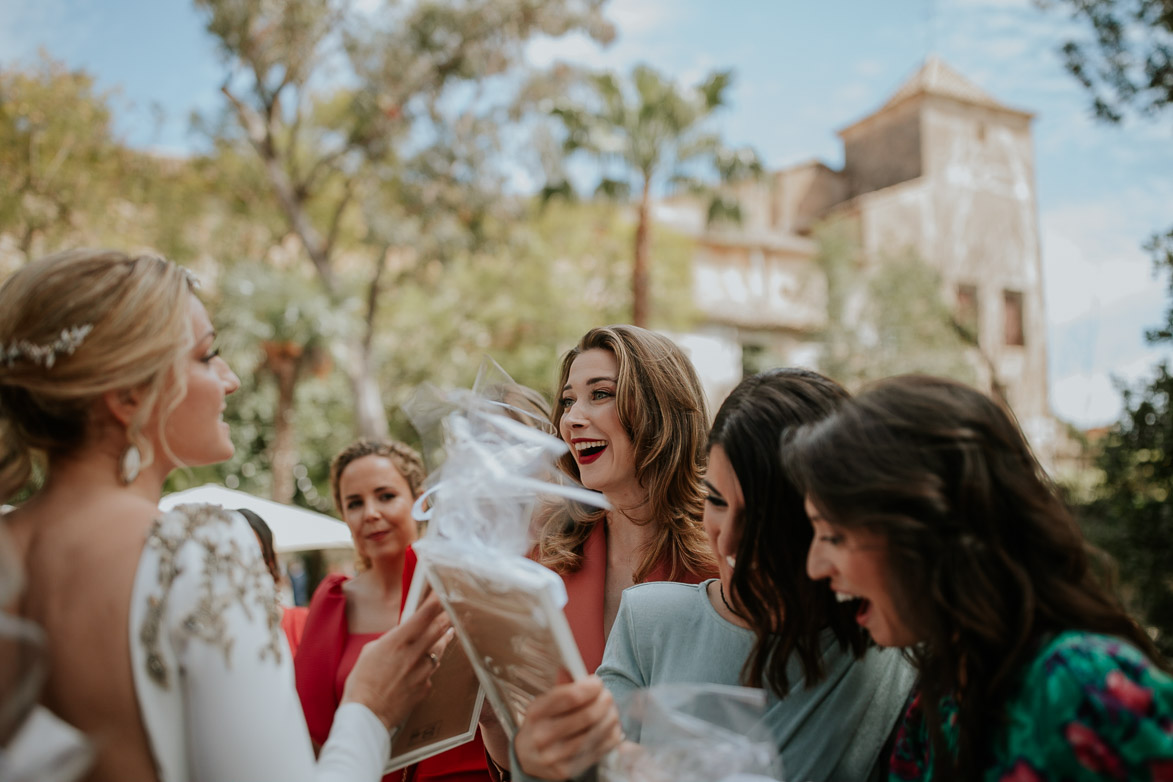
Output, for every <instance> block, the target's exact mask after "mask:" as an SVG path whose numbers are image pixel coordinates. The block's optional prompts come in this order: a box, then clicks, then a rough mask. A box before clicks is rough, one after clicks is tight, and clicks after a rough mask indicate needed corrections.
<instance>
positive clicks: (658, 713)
mask: <svg viewBox="0 0 1173 782" xmlns="http://www.w3.org/2000/svg"><path fill="white" fill-rule="evenodd" d="M619 705H620V714H621V715H622V718H623V728H624V733H625V735H626V736H627V741H626V742H625V743H624V745H623V746H622V747H621V748H620V749H619V750H618V751H616V752H613V753H611V755H609V756H608V757H607V758H606V759H605V760H604V761H603V762H602V763H601V764H600V765H599V780H600V782H751V780H781V779H782V760H781V757H780V755H779V752H778V748H777V746H776V745H775V744H774V741H773V739H772V737H771V735H770V733H769V731H768V730H767V729H766V727H765V726H764V724H763V723H762V717H763V715H764V713H765V709H766V694H765V692H764V691H763V690H758V689H752V688H749V687H731V686H728V685H721V684H692V683H688V684H661V685H656V686H653V687H649V688H647V689H643V690H637V691H636V692H634V693H632V695H631V696H630V697H629V698H628V699H627V701H626V702H625V703H621V704H619Z"/></svg>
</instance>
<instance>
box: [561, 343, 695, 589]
mask: <svg viewBox="0 0 1173 782" xmlns="http://www.w3.org/2000/svg"><path fill="white" fill-rule="evenodd" d="M595 349H600V350H606V351H609V352H610V353H611V354H612V355H614V356H615V363H616V365H617V367H618V377H617V378H616V384H615V395H616V400H615V402H616V405H617V408H618V413H619V422H620V423H621V424H622V425H623V428H624V430H625V431H626V432H627V435H628V436H629V437H630V438H631V444H632V448H633V450H634V452H635V477H636V480H637V481H638V482H639V484H640V485H641V486H643V487H644V488H645V489H647V491H648V507H649V508H651V512H652V515H651V517H649V518H648V519H646V523H649V524H655V525H657V527H658V529H657V533H656V536H655V538H654V540H653V541H652V544H651V546H650V547H649V548H648V551H647V552H646V553H645V555H644V557H643V559H642V561H641V562H640V564H639V567H637V568H636V569H635V572H634V573H633V574H632V577H633V578H634V580H635V581H637V582H639V581H641V580H642V579H643V578H645V577H646V576H647V574H648V573H649V572H650V571H651V570H652V569H653V568H654V567H655V566H656V564H657V563H659V562H661V561H667V562H668V563H669V573H668V578H670V579H672V578H680V577H682V576H684V575H685V574H686V573H692V574H695V575H699V576H705V575H709V574H713V573H715V572H716V568H715V566H714V561H713V554H712V551H711V550H710V548H709V544H708V541H707V540H706V538H705V533H704V530H703V528H702V527H701V514H702V512H703V511H704V490H703V488H702V486H701V475H702V473H703V471H704V467H705V453H706V451H705V431H706V429H707V426H708V413H707V412H706V410H705V395H704V390H703V389H702V388H701V384H700V380H699V379H698V378H697V374H696V370H695V369H694V368H693V366H692V362H690V361H689V360H688V357H687V356H686V355H685V354H684V351H682V350H681V349H680V348H679V347H677V345H676V343H674V342H673V341H672V340H670V339H668V338H667V337H665V336H662V335H660V334H657V333H655V332H653V331H648V330H646V329H641V328H638V327H636V326H606V327H600V328H595V329H591V330H590V331H588V332H587V333H586V334H585V335H584V336H583V338H582V339H581V340H580V341H579V343H578V345H577V346H576V347H574V348H572V349H571V350H570V351H568V352H567V353H566V355H565V356H563V358H562V370H561V373H560V375H559V378H558V387H557V391H558V394H557V397H558V398H560V397H561V396H562V388H563V386H565V385H566V381H567V378H568V377H569V376H570V368H571V366H572V365H573V364H574V360H575V359H576V358H578V356H579V355H580V354H582V353H584V352H586V351H588V350H595ZM563 412H564V408H563V407H562V405H561V404H556V405H554V414H553V417H552V419H551V422H552V423H553V424H554V429H555V431H558V428H559V423H560V422H561V420H562V414H563ZM559 466H560V467H561V469H562V470H563V471H564V472H566V474H568V475H569V476H570V477H572V478H574V479H575V480H576V481H577V480H580V475H579V471H578V463H577V462H576V461H575V460H574V456H573V455H572V454H569V453H567V454H565V455H564V456H563V457H562V459H561V460H560V461H559ZM605 515H606V513H605V511H600V510H596V509H595V508H589V507H586V506H583V505H580V504H578V503H573V502H571V503H565V504H559V505H558V506H557V507H556V508H554V509H553V510H552V511H551V512H549V514H548V517H547V518H546V519H545V521H544V523H543V529H542V534H541V536H540V538H539V541H538V559H539V561H540V562H541V563H542V564H544V565H546V566H548V567H550V568H552V569H554V570H556V571H558V572H560V573H565V572H573V571H575V570H577V569H578V568H579V567H580V566H581V565H582V546H583V543H584V542H585V541H586V539H587V537H588V536H589V535H590V533H591V529H592V528H593V526H594V525H595V524H597V523H598V522H600V521H601V520H602V519H603V518H604V517H605Z"/></svg>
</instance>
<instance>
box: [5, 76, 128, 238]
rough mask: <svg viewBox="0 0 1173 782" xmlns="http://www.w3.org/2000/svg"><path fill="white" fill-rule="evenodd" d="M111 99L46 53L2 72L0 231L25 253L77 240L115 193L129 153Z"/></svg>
mask: <svg viewBox="0 0 1173 782" xmlns="http://www.w3.org/2000/svg"><path fill="white" fill-rule="evenodd" d="M109 101H110V96H109V95H107V94H99V93H97V92H96V91H95V89H94V80H93V78H92V77H91V76H89V75H88V74H86V73H85V72H84V71H80V70H70V69H68V68H67V67H66V66H65V65H64V64H63V63H61V62H58V61H56V60H53V59H51V58H50V57H49V56H48V55H46V54H44V53H42V54H41V57H40V60H39V61H38V62H37V64H36V65H35V66H33V67H32V68H30V69H28V70H22V69H5V70H0V171H3V172H4V173H3V177H4V186H3V187H0V233H5V234H8V235H9V236H11V237H12V238H13V239H14V240H15V242H16V245H17V248H18V249H19V250H20V252H21V253H22V254H23V255H24V256H25V258H28V257H29V256H31V255H32V254H38V255H39V254H41V253H43V252H46V248H54V249H55V248H56V247H58V246H59V245H61V244H63V243H66V242H70V241H75V240H76V239H77V238H78V237H79V236H80V235H83V234H84V231H85V225H84V219H85V218H86V217H88V216H93V215H95V214H96V213H98V211H99V207H100V206H101V205H102V203H103V202H106V201H108V200H110V199H112V198H113V197H114V196H115V195H117V194H118V192H119V185H120V183H121V182H122V181H123V178H122V171H123V167H124V164H125V162H126V158H127V157H129V155H128V153H126V151H125V150H124V149H123V148H122V146H121V145H120V144H119V143H118V141H117V140H116V139H115V138H114V134H113V131H112V129H111V122H110V106H109ZM66 106H67V107H69V110H68V111H63V110H61V109H62V107H66Z"/></svg>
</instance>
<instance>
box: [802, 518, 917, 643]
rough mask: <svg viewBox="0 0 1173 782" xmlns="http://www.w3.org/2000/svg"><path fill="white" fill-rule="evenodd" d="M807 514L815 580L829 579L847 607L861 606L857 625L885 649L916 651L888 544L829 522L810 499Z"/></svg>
mask: <svg viewBox="0 0 1173 782" xmlns="http://www.w3.org/2000/svg"><path fill="white" fill-rule="evenodd" d="M806 513H807V516H809V517H810V520H811V527H813V529H814V538H813V539H812V540H811V547H810V551H809V552H808V554H807V559H806V572H807V575H809V576H810V577H811V578H813V579H814V580H816V581H818V580H820V579H827V581H828V583H829V585H830V587H831V591H833V592H834V593H835V597H836V598H837V599H838V600H840V601H841V602H848V601H851V600H857V601H858V603H859V604H858V607H857V610H856V613H855V621H857V622H859V624H860V625H861V626H863V627H864V628H865V629H866V630H867V631H868V633H869V634H870V635H871V637H872V639H873V640H874V641H875V642H876V643H878V644H879V645H880V646H912V645H914V644H915V643H917V641H918V640H919V639H918V638H917V637H916V634H915V633H914V632H913V631H912V630H911V628H909V626H908V625H907V624H906V623H905V622H904V619H903V615H902V612H901V611H899V610H898V609H897V603H896V599H895V595H894V592H893V589H892V587H893V581H892V576H891V571H890V568H889V566H888V540H887V538H885V537H884V536H883V535H881V534H879V533H877V532H872V531H871V530H867V529H863V528H860V527H853V528H850V529H848V528H844V527H838V526H836V525H834V524H832V523H831V522H829V521H827V520H826V519H825V518H823V515H822V514H821V513H820V512H819V509H818V508H816V507H815V504H814V503H813V502H811V500H810V498H809V497H808V498H807V500H806Z"/></svg>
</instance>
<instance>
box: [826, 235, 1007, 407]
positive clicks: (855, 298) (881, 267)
mask: <svg viewBox="0 0 1173 782" xmlns="http://www.w3.org/2000/svg"><path fill="white" fill-rule="evenodd" d="M814 236H815V241H816V244H817V248H818V250H817V253H816V256H815V260H816V261H817V263H818V264H819V267H820V268H821V270H822V272H823V276H824V279H825V282H826V297H827V325H826V327H825V328H824V330H823V334H822V342H823V346H822V353H821V355H820V359H819V368H820V369H821V370H822V371H823V372H824V373H826V374H827V375H829V376H830V377H833V378H835V379H836V380H838V381H840V382H841V383H843V384H845V385H847V386H849V387H853V388H854V387H858V386H860V385H862V384H864V383H867V382H870V381H872V380H878V379H880V378H883V377H888V376H890V375H896V374H903V373H908V372H924V373H927V374H933V375H941V376H945V377H952V378H955V379H957V380H960V381H962V382H965V383H973V382H975V380H976V379H977V373H976V372H975V371H974V366H973V364H972V363H971V361H972V359H973V358H976V357H979V356H977V355H976V353H978V352H980V349H979V348H978V347H977V344H976V339H975V338H974V337H973V336H972V335H967V334H966V333H965V330H964V329H963V328H961V326H960V325H959V324H958V323H957V320H956V317H955V316H954V314H953V311H952V309H951V308H950V307H949V305H948V304H947V303H946V302H945V301H944V298H943V296H942V286H941V279H940V276H939V275H938V274H937V272H936V271H935V270H934V269H933V268H932V267H931V266H929V264H927V263H926V262H925V261H924V260H922V259H921V258H920V257H919V256H917V255H916V254H915V253H913V252H912V251H907V252H905V253H903V254H899V255H894V256H888V257H881V258H878V259H876V261H875V262H874V263H872V264H870V265H864V264H862V263H861V262H860V257H859V247H858V245H857V244H856V242H855V240H854V238H853V236H852V232H851V230H850V226H849V225H848V224H847V223H845V222H844V221H841V220H832V221H829V222H825V223H822V224H820V225H819V226H816V228H815V231H814ZM993 382H994V385H995V386H996V385H997V379H996V376H995V377H994V381H993Z"/></svg>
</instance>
